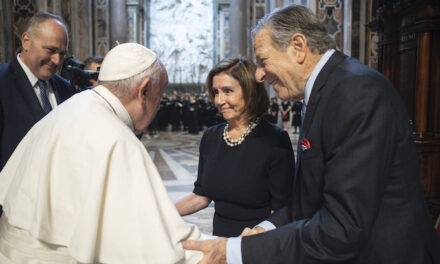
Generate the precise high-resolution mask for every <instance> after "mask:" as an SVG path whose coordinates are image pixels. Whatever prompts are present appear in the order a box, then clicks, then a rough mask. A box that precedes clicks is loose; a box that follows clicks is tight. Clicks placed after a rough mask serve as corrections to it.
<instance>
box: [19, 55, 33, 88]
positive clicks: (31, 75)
mask: <svg viewBox="0 0 440 264" xmlns="http://www.w3.org/2000/svg"><path fill="white" fill-rule="evenodd" d="M17 60H18V63H19V64H20V66H21V68H22V69H23V71H24V73H25V74H26V76H27V78H28V80H29V82H30V83H31V85H32V87H34V86H35V84H37V82H38V78H37V76H35V75H34V74H33V73H32V71H31V70H30V69H29V67H28V66H27V65H26V64H25V63H24V62H23V61H22V60H21V59H20V53H18V55H17Z"/></svg>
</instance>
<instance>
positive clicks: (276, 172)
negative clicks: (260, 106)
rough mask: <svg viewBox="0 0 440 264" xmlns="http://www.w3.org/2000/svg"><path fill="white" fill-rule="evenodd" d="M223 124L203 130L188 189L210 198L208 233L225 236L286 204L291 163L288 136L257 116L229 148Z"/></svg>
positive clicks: (290, 146) (291, 157) (292, 162)
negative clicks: (210, 228)
mask: <svg viewBox="0 0 440 264" xmlns="http://www.w3.org/2000/svg"><path fill="white" fill-rule="evenodd" d="M225 125H226V123H222V124H219V125H215V126H212V127H210V128H208V129H207V130H206V131H205V133H204V134H203V137H202V141H201V143H200V158H199V171H198V178H197V180H196V182H195V183H194V191H193V192H194V193H195V194H197V195H201V196H207V197H209V198H210V199H212V200H213V201H214V202H215V214H214V220H213V221H214V222H213V234H214V235H217V236H226V237H230V236H238V235H239V234H241V231H242V230H243V229H244V228H245V227H253V226H255V225H256V224H258V223H260V222H261V221H262V220H264V219H265V218H266V217H268V216H269V215H270V211H271V210H277V209H279V208H281V207H282V206H283V205H285V204H286V202H287V201H288V199H289V198H290V195H291V191H292V184H293V176H294V170H295V164H294V154H293V150H292V144H291V142H290V139H289V136H288V134H287V133H286V132H285V131H282V130H281V129H280V128H278V127H276V126H274V125H272V124H270V123H268V122H267V121H265V120H261V122H260V123H259V124H258V126H257V127H255V128H254V130H253V131H252V132H251V133H250V135H248V136H247V137H246V139H245V140H244V141H243V143H242V144H240V145H238V146H236V147H229V146H227V145H226V143H225V141H224V140H223V129H224V127H225Z"/></svg>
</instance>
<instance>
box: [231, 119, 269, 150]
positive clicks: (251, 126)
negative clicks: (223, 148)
mask: <svg viewBox="0 0 440 264" xmlns="http://www.w3.org/2000/svg"><path fill="white" fill-rule="evenodd" d="M260 120H261V118H259V117H257V118H255V119H254V120H252V121H251V122H250V123H249V125H248V126H247V128H246V130H245V131H244V133H243V134H241V136H240V137H239V138H237V139H231V138H230V137H229V131H228V130H229V123H227V124H226V126H225V128H224V129H223V140H224V141H225V143H226V145H228V146H230V147H235V146H238V145H240V144H241V143H243V141H244V139H245V138H246V136H247V135H249V134H250V133H251V132H252V130H253V129H254V128H255V127H256V126H257V125H258V123H260Z"/></svg>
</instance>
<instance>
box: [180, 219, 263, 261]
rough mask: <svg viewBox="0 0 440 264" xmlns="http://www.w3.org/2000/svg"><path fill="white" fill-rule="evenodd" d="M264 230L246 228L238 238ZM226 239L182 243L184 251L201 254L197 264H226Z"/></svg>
mask: <svg viewBox="0 0 440 264" xmlns="http://www.w3.org/2000/svg"><path fill="white" fill-rule="evenodd" d="M265 231H266V230H265V229H264V228H262V227H260V226H256V227H254V228H252V229H250V228H248V227H246V228H245V229H243V232H241V234H240V237H244V236H252V235H256V234H260V233H263V232H265ZM227 241H228V239H227V238H225V237H219V238H216V239H210V240H186V241H182V245H183V248H184V249H188V250H198V251H201V252H203V257H202V259H201V260H200V261H199V262H198V264H211V263H219V264H226V244H227Z"/></svg>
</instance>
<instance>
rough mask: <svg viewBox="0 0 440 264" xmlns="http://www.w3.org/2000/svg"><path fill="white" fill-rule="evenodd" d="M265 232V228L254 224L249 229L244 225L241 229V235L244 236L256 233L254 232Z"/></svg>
mask: <svg viewBox="0 0 440 264" xmlns="http://www.w3.org/2000/svg"><path fill="white" fill-rule="evenodd" d="M264 232H266V229H264V228H262V227H261V226H256V227H254V228H252V229H250V228H249V227H246V228H245V229H243V232H241V235H240V236H241V237H244V236H252V235H256V234H260V233H264Z"/></svg>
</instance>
